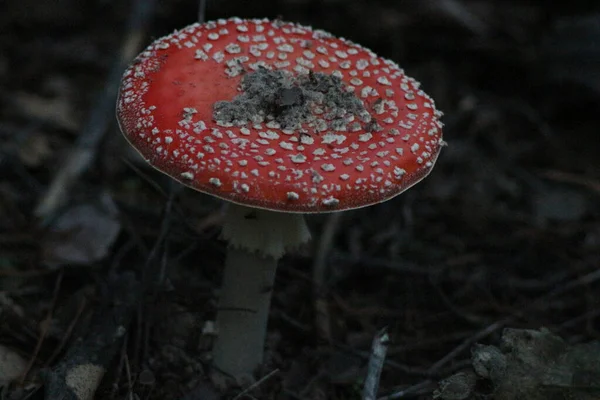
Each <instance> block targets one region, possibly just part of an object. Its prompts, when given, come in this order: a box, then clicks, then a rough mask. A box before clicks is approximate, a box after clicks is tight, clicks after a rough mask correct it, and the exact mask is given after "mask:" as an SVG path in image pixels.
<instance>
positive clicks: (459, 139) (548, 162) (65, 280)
mask: <svg viewBox="0 0 600 400" xmlns="http://www.w3.org/2000/svg"><path fill="white" fill-rule="evenodd" d="M0 9H1V12H0V355H2V354H4V355H5V359H10V360H13V361H12V363H13V364H10V365H8V364H6V363H7V362H6V361H5V364H4V366H3V364H2V362H0V386H5V387H6V388H5V389H4V390H5V392H4V393H6V396H8V397H6V398H9V399H15V400H18V399H25V398H32V399H41V398H44V391H43V389H41V383H42V378H41V375H40V374H39V372H40V371H43V370H44V368H52V367H56V366H60V365H62V364H61V362H63V361H64V360H65V359H68V355H69V352H68V349H72V348H73V347H72V346H73V343H74V339H75V338H77V337H79V336H83V337H88V338H89V336H90V332H92V334H93V330H94V329H99V328H98V326H106V325H105V324H103V323H100V324H99V325H98V324H97V323H96V322H97V319H96V318H97V317H98V315H99V314H100V313H99V312H98V310H102V311H103V312H104V311H106V307H107V304H109V305H112V306H114V304H121V303H119V302H123V304H125V305H127V306H128V307H123V310H125V311H126V312H125V314H124V315H118V318H117V319H118V321H120V323H121V324H122V325H124V326H128V327H129V328H130V329H129V330H128V333H127V334H126V335H125V337H124V338H123V340H119V341H118V342H115V343H114V344H112V345H111V346H109V347H110V351H107V352H106V354H107V355H110V357H108V359H107V360H106V361H104V362H103V363H104V368H105V370H106V374H105V375H104V379H103V381H102V383H101V384H100V387H99V388H98V391H97V397H96V398H98V399H113V398H116V399H120V398H123V399H125V398H127V399H130V398H133V397H131V396H136V397H135V398H139V399H180V398H181V399H188V400H189V399H196V398H197V399H201V398H202V399H213V398H214V399H216V398H219V397H218V396H219V395H223V396H225V397H223V398H233V397H235V396H236V395H239V394H240V391H241V389H239V388H237V389H236V388H228V389H223V388H220V387H218V385H215V383H214V382H213V381H212V380H211V379H210V374H209V372H208V371H209V369H208V361H209V355H210V352H209V350H210V345H211V340H212V334H213V333H214V332H213V330H212V325H211V323H212V321H213V318H214V312H215V305H216V302H215V300H216V298H217V295H218V286H219V282H220V276H221V275H220V274H221V268H220V267H221V265H222V262H223V256H224V249H225V247H224V244H223V242H221V241H219V239H218V238H219V224H220V219H221V215H222V205H221V203H220V202H219V201H217V200H215V199H212V198H210V197H208V196H204V195H201V194H198V193H194V192H193V191H191V190H189V189H182V188H178V187H176V185H174V184H172V183H170V182H169V180H168V178H166V177H164V176H162V175H161V174H159V173H157V172H155V171H154V170H152V169H151V168H149V167H148V166H147V165H146V164H145V163H144V162H143V160H140V159H139V158H138V156H137V155H136V154H134V152H133V151H132V150H130V149H129V146H128V145H127V144H126V142H125V141H124V140H123V138H122V137H121V134H120V132H119V130H118V127H117V125H116V120H115V116H114V104H115V100H116V90H117V87H118V84H119V78H120V74H121V73H122V71H123V69H124V68H125V66H126V65H127V63H129V62H130V61H131V60H132V59H133V56H134V55H135V54H136V53H137V52H139V51H141V50H142V49H143V47H145V46H146V45H147V44H149V43H150V41H151V40H152V39H155V38H158V37H161V36H163V35H166V34H169V33H170V32H172V31H173V30H174V29H177V28H181V27H183V26H185V25H188V24H190V23H193V22H195V21H196V20H197V18H198V10H199V5H198V2H197V1H193V0H172V1H151V0H146V1H142V0H137V1H134V0H131V1H111V0H94V1H77V0H53V1H42V2H40V1H36V0H19V1H16V0H8V1H7V0H4V1H2V2H0ZM205 16H206V18H207V19H209V20H210V19H217V18H227V17H232V16H238V17H244V18H246V17H260V18H262V17H268V18H281V19H283V20H290V21H294V22H299V23H301V24H305V25H310V26H313V27H314V28H319V29H323V30H326V31H329V32H331V33H333V34H334V35H336V36H342V37H345V38H348V39H350V40H352V41H355V42H357V43H360V44H362V45H364V46H366V47H369V48H371V49H372V50H374V51H375V52H376V53H378V54H379V55H381V56H383V57H386V58H390V59H392V60H394V61H396V62H397V63H398V64H400V65H401V66H402V67H403V68H404V69H405V71H406V73H407V74H408V75H410V76H413V77H414V78H416V79H417V80H419V81H420V82H421V83H422V88H423V89H424V90H425V91H426V92H427V93H429V94H430V95H431V96H432V97H433V98H434V99H435V100H436V103H437V107H438V108H439V109H441V110H442V111H444V113H445V117H444V118H443V121H444V123H445V128H444V139H445V140H446V141H447V142H448V146H447V147H446V148H445V149H444V150H443V152H442V154H441V156H440V158H439V161H438V163H437V165H436V167H435V168H434V170H433V172H432V173H431V175H430V176H429V177H428V178H427V179H425V180H424V181H423V182H422V183H420V184H419V185H417V186H415V187H414V188H412V189H411V190H409V191H408V192H406V193H404V194H402V195H401V196H399V197H397V198H395V199H393V200H391V201H388V202H386V203H385V204H381V205H377V206H373V207H369V208H366V209H361V210H357V211H351V212H345V213H343V214H330V215H327V214H325V215H315V216H311V217H310V218H309V225H310V227H311V230H312V232H313V234H314V240H313V243H312V244H311V245H310V246H307V247H305V248H303V249H301V250H300V251H298V252H297V253H295V254H292V255H290V256H288V257H286V258H285V259H284V260H283V261H282V263H281V264H282V265H281V268H280V269H279V272H278V277H277V284H276V288H275V293H274V298H273V305H272V313H271V319H270V330H269V332H270V336H269V343H268V351H267V365H265V367H264V373H263V376H268V379H265V380H264V382H262V383H261V384H260V385H258V386H257V387H255V388H253V389H252V391H250V392H249V393H247V394H244V395H242V397H239V398H257V399H266V398H270V399H271V398H277V399H279V398H281V399H359V398H361V387H362V382H363V380H364V376H365V371H366V364H367V359H368V356H369V354H370V347H371V341H372V340H373V337H374V336H375V335H376V333H377V332H378V331H380V329H382V328H384V327H387V329H388V332H389V335H390V339H391V341H390V343H389V346H388V355H387V363H386V364H385V365H384V369H383V375H382V378H381V385H380V390H379V395H380V396H381V398H389V399H392V398H422V399H427V398H431V397H432V393H433V392H434V390H438V392H437V393H438V395H439V396H442V397H441V398H445V399H451V398H456V399H461V398H481V397H475V396H480V395H489V394H491V393H495V391H496V389H497V382H487V383H486V382H485V379H483V380H480V381H478V382H479V383H478V384H475V383H473V384H472V385H471V386H470V387H469V390H463V391H462V392H461V391H460V390H458V392H459V393H463V394H465V396H466V397H460V396H459V397H448V396H450V395H449V393H450V392H448V391H446V392H445V394H444V391H443V390H442V391H441V392H440V390H441V389H440V386H439V385H438V382H439V381H440V380H442V379H445V378H448V377H450V376H455V374H456V373H460V372H461V371H465V370H469V368H470V364H471V352H470V349H471V347H472V346H473V345H474V344H475V343H487V344H497V343H498V341H499V339H500V337H501V335H502V331H503V329H504V328H506V327H512V328H527V329H539V328H540V327H546V328H548V329H549V330H550V331H552V332H553V333H554V334H556V335H558V336H560V337H562V339H563V340H564V342H565V343H567V344H569V345H576V344H580V343H588V342H591V341H594V340H598V339H599V337H600V333H599V330H600V273H599V272H598V271H599V270H600V207H599V205H600V4H593V2H589V1H583V0H572V1H569V2H554V3H552V4H550V2H548V1H542V0H422V1H417V0H277V1H276V0H255V1H246V0H244V1H242V0H229V1H216V0H208V2H207V5H206V11H205ZM115 282H121V284H120V286H119V284H116V283H115ZM123 282H130V283H131V285H132V286H126V287H130V288H131V287H135V288H138V287H141V288H142V289H140V291H139V297H140V298H141V302H139V303H138V302H137V301H133V300H135V299H133V300H132V299H129V298H127V299H125V300H123V298H122V297H123V296H125V297H127V296H131V295H132V293H137V292H136V291H135V290H131V291H130V293H128V292H129V290H127V289H123V287H122V286H123V284H122V283H123ZM136 290H137V289H136ZM136 295H137V294H136ZM115 299H116V300H115ZM128 299H129V300H131V301H129V300H128ZM129 306H130V307H129ZM109 308H110V307H109ZM121 318H122V319H121ZM65 357H66V358H65ZM0 359H2V357H0ZM61 360H63V361H61ZM3 371H4V372H3ZM3 373H4V376H3ZM269 374H270V375H269ZM482 382H483V383H482ZM596 383H597V384H598V386H595V388H596V389H598V387H600V383H598V381H596ZM440 393H441V394H440ZM46 396H48V394H46ZM186 396H187V397H186ZM210 396H212V397H210ZM227 396H229V397H227ZM249 396H253V397H249ZM443 396H446V397H443ZM46 398H52V397H46ZM505 398H510V397H505ZM548 398H549V397H548ZM582 398H584V397H582ZM590 398H591V397H590Z"/></svg>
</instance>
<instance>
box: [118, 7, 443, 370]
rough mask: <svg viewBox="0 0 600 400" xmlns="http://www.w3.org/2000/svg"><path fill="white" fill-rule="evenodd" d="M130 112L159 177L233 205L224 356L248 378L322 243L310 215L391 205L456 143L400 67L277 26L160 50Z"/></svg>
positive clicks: (132, 87)
mask: <svg viewBox="0 0 600 400" xmlns="http://www.w3.org/2000/svg"><path fill="white" fill-rule="evenodd" d="M117 114H118V120H119V124H120V127H121V130H122V132H123V134H124V135H125V137H126V138H127V140H128V141H129V142H130V143H131V145H132V146H133V147H134V148H136V149H137V150H138V152H139V153H140V154H141V155H142V156H143V157H144V158H145V159H146V160H147V161H148V162H149V163H150V164H151V165H152V166H153V167H154V168H156V169H158V170H159V171H162V172H163V173H166V174H167V175H169V176H171V177H172V178H173V179H176V180H177V181H179V182H181V183H182V184H183V185H186V186H188V187H190V188H193V189H195V190H198V191H200V192H203V193H207V194H210V195H213V196H216V197H218V198H221V199H223V200H226V201H228V202H230V203H231V204H230V206H229V207H228V211H227V213H226V217H225V221H224V226H223V231H222V232H223V233H222V235H223V237H224V239H226V240H227V241H228V242H229V246H228V250H227V257H226V261H225V271H224V277H223V284H222V289H221V293H220V300H219V309H218V315H217V332H218V333H217V338H216V343H215V347H214V351H213V356H214V364H215V365H216V367H217V368H219V369H221V370H222V371H224V372H226V373H227V374H230V375H232V376H235V377H242V376H244V375H247V374H252V372H253V371H254V370H255V369H256V367H257V366H259V365H260V364H261V363H262V361H263V348H264V342H265V335H266V325H267V318H268V310H269V306H270V299H271V288H272V287H273V284H274V277H275V270H276V267H277V262H278V260H279V259H280V258H281V257H282V256H283V254H284V252H285V251H287V250H288V249H291V248H294V247H297V246H299V245H301V244H303V243H305V242H307V241H308V240H309V238H310V234H309V231H308V228H307V226H306V223H305V220H304V216H303V214H306V213H323V212H334V211H342V210H349V209H355V208H359V207H365V206H368V205H372V204H376V203H380V202H383V201H386V200H388V199H390V198H392V197H394V196H396V195H398V194H399V193H401V192H403V191H405V190H406V189H408V188H410V187H411V186H412V185H414V184H416V183H417V182H419V181H420V180H421V179H423V178H424V177H425V176H426V175H427V174H428V173H429V172H430V171H431V169H432V167H433V165H434V163H435V161H436V159H437V157H438V154H439V152H440V149H441V147H442V146H443V144H444V142H443V140H442V131H441V127H442V124H441V123H440V121H439V118H440V117H441V115H442V114H441V112H439V111H437V110H436V108H435V105H434V102H433V100H432V99H431V98H430V97H428V96H427V95H426V94H425V93H424V92H423V91H422V90H421V89H420V88H419V83H418V82H416V81H415V80H414V79H412V78H410V77H408V76H406V75H405V74H404V71H403V70H402V69H401V68H399V67H398V65H396V64H395V63H394V62H392V61H390V60H386V59H383V58H381V57H378V56H377V55H376V54H374V53H373V52H372V51H370V50H368V49H365V48H363V47H361V46H359V45H357V44H354V43H352V42H350V41H348V40H345V39H339V38H335V37H333V36H332V35H330V34H329V33H326V32H323V31H320V30H313V29H311V28H309V27H305V26H301V25H297V24H293V23H286V22H281V21H269V20H266V19H264V20H258V19H256V20H244V19H238V18H233V19H228V20H218V21H215V22H208V23H205V24H193V25H190V26H188V27H186V28H183V29H181V30H179V31H176V32H174V33H172V34H170V35H168V36H166V37H163V38H161V39H158V40H156V41H155V42H154V43H153V44H151V45H150V46H149V47H148V48H147V49H146V50H145V51H144V52H142V53H141V54H140V55H139V56H138V57H137V59H136V60H135V62H134V63H133V64H132V65H131V66H130V67H129V68H128V69H127V70H126V71H125V74H124V76H123V81H122V86H121V89H120V96H119V99H118V105H117Z"/></svg>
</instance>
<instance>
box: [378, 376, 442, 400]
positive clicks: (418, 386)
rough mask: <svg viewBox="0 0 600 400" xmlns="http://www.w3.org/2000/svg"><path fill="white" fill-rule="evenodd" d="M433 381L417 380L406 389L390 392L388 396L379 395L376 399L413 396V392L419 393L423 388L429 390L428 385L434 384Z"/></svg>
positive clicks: (390, 399)
mask: <svg viewBox="0 0 600 400" xmlns="http://www.w3.org/2000/svg"><path fill="white" fill-rule="evenodd" d="M434 384H435V383H434V382H433V381H431V380H429V379H428V380H425V381H423V382H419V383H417V384H416V385H412V386H409V387H407V388H406V389H403V390H400V391H398V392H395V393H392V394H390V395H388V396H383V397H380V398H379V399H377V400H395V399H402V398H405V397H407V396H413V395H415V394H418V393H420V392H421V391H423V390H426V391H427V392H429V387H430V386H432V385H434Z"/></svg>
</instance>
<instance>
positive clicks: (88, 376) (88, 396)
mask: <svg viewBox="0 0 600 400" xmlns="http://www.w3.org/2000/svg"><path fill="white" fill-rule="evenodd" d="M141 292H142V291H141V285H140V284H139V282H138V281H137V280H136V278H135V277H134V275H133V274H132V273H123V274H120V275H113V276H111V277H110V278H109V280H108V282H107V283H106V286H105V287H104V288H102V289H101V290H100V293H102V294H103V297H102V298H101V299H100V304H98V306H97V309H96V311H95V312H94V316H93V317H92V320H91V322H90V325H89V327H88V329H87V334H85V335H83V336H81V337H79V338H77V339H76V340H75V341H74V343H73V345H72V346H71V348H70V349H69V350H68V351H67V354H66V355H65V357H64V359H63V360H62V361H60V362H59V363H58V364H57V365H56V366H55V367H54V368H52V369H51V370H47V371H44V373H43V380H44V385H45V395H46V399H48V400H53V399H62V400H92V399H93V398H94V393H95V392H96V388H97V387H98V384H99V383H100V381H101V380H102V377H103V375H104V372H105V370H106V368H107V366H108V365H109V364H110V363H111V361H112V360H113V358H114V357H115V355H116V353H117V351H118V350H119V347H120V346H119V345H120V343H121V339H122V338H123V337H124V336H125V334H126V333H127V330H128V327H129V323H130V322H131V319H132V317H133V314H134V311H135V310H136V307H137V304H138V302H139V300H140V296H141Z"/></svg>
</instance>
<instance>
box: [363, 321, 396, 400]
mask: <svg viewBox="0 0 600 400" xmlns="http://www.w3.org/2000/svg"><path fill="white" fill-rule="evenodd" d="M389 340H390V337H389V335H388V333H387V328H383V329H382V330H380V331H379V332H377V334H376V335H375V338H374V339H373V345H372V348H371V356H370V357H369V364H368V367H367V378H366V379H365V385H364V387H363V400H375V399H376V398H377V391H378V390H379V379H380V378H381V371H382V370H383V365H384V363H385V355H386V353H387V348H388V343H389Z"/></svg>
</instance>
